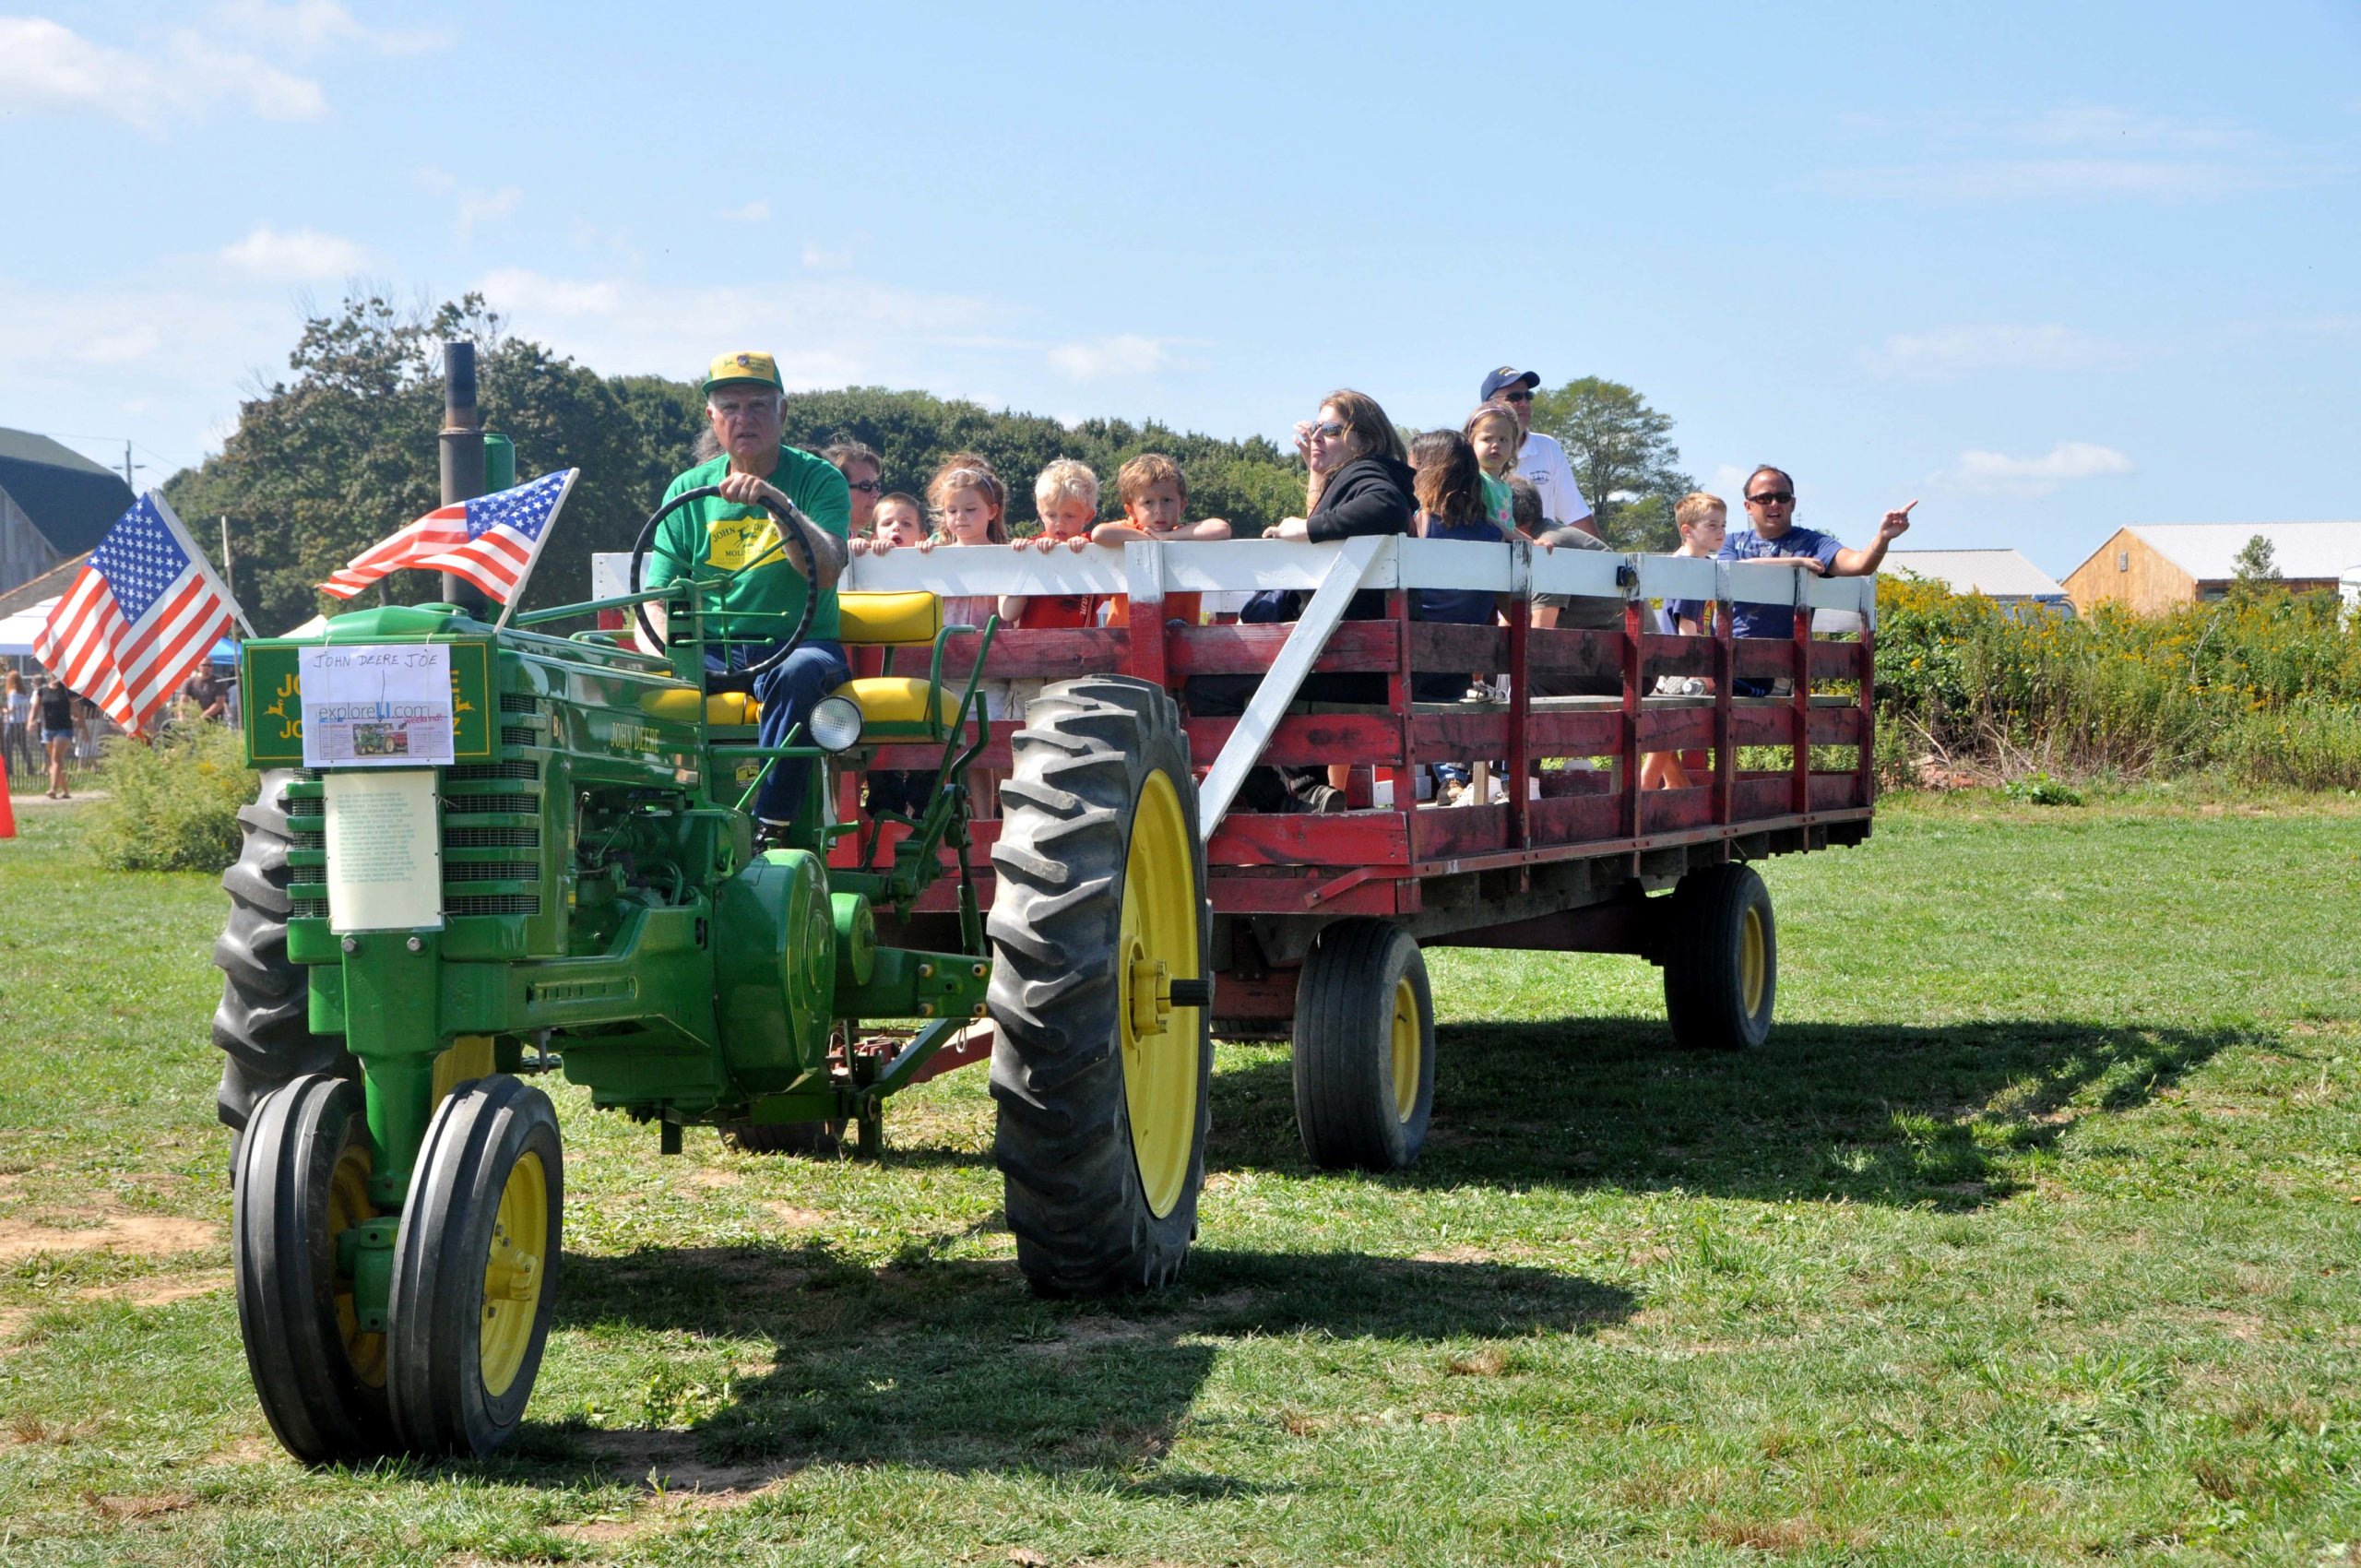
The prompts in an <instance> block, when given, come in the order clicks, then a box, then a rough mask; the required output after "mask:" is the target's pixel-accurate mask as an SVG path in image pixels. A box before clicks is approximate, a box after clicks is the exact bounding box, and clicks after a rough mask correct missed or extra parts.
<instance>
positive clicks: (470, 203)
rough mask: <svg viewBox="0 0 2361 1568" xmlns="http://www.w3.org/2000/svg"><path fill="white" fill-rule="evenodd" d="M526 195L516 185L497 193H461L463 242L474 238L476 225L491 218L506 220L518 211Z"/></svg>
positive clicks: (459, 230) (460, 231) (460, 218)
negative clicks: (519, 203) (517, 208)
mask: <svg viewBox="0 0 2361 1568" xmlns="http://www.w3.org/2000/svg"><path fill="white" fill-rule="evenodd" d="M524 199H525V193H524V192H523V191H521V190H518V189H517V188H516V186H515V185H503V186H502V187H501V188H500V189H498V190H496V191H461V192H460V193H459V216H458V232H459V238H460V239H461V240H467V239H469V238H470V237H472V236H473V235H474V233H475V232H476V225H477V224H479V223H481V222H483V221H484V220H486V219H490V218H505V217H507V216H508V215H509V214H510V213H512V212H515V211H516V204H517V203H518V202H520V201H523V200H524Z"/></svg>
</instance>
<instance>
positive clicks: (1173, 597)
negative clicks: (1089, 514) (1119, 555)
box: [1090, 452, 1230, 626]
mask: <svg viewBox="0 0 2361 1568" xmlns="http://www.w3.org/2000/svg"><path fill="white" fill-rule="evenodd" d="M1115 493H1116V494H1117V495H1118V496H1120V497H1121V499H1122V503H1123V520H1122V521H1121V522H1120V523H1101V524H1099V525H1098V526H1097V528H1095V529H1091V530H1090V537H1091V538H1092V539H1093V540H1096V541H1097V542H1098V543H1100V544H1109V545H1116V546H1121V545H1123V544H1127V543H1129V542H1130V541H1131V540H1135V539H1146V540H1157V541H1158V542H1160V543H1177V542H1180V541H1181V540H1214V539H1228V537H1229V532H1230V530H1229V524H1228V522H1227V521H1226V520H1225V519H1223V518H1220V517H1205V518H1203V519H1201V520H1200V521H1197V522H1193V523H1187V522H1183V521H1182V520H1181V519H1182V518H1183V517H1186V516H1187V515H1188V511H1189V476H1188V475H1186V474H1184V473H1182V472H1181V465H1180V464H1178V463H1176V462H1174V461H1173V460H1172V459H1171V458H1169V457H1166V456H1165V455H1164V454H1163V453H1161V452H1143V453H1141V454H1140V455H1139V456H1138V457H1133V459H1132V460H1131V461H1130V462H1128V463H1125V464H1124V465H1123V467H1122V469H1121V472H1119V473H1117V474H1116V476H1115ZM1203 606H1204V595H1203V594H1201V593H1175V594H1167V595H1166V596H1165V600H1164V618H1165V619H1166V620H1168V621H1179V622H1181V623H1182V624H1185V625H1191V626H1193V625H1195V624H1197V622H1198V619H1199V618H1200V615H1201V613H1202V611H1203ZM1107 624H1109V625H1110V626H1128V625H1130V624H1132V615H1131V600H1130V597H1129V596H1128V595H1118V596H1117V597H1116V599H1115V600H1114V601H1113V602H1112V604H1110V605H1109V608H1108V612H1107Z"/></svg>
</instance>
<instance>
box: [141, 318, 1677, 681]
mask: <svg viewBox="0 0 2361 1568" xmlns="http://www.w3.org/2000/svg"><path fill="white" fill-rule="evenodd" d="M447 339H469V340H471V341H473V342H474V343H475V344H476V351H477V377H478V386H479V405H480V407H481V410H482V413H483V418H484V425H485V428H486V429H488V430H492V431H497V432H499V433H500V434H504V435H506V436H508V437H510V438H511V439H512V440H514V441H515V442H516V459H517V477H518V479H520V480H523V479H528V478H530V477H532V476H534V475H536V474H541V473H546V472H549V471H551V470H552V469H564V468H578V469H581V470H582V477H581V479H580V480H579V481H577V482H576V483H575V487H574V493H573V494H572V496H571V497H570V498H569V499H568V500H567V502H566V507H565V512H564V516H563V517H562V518H561V519H560V523H559V527H558V529H557V531H556V532H555V533H553V534H552V535H551V537H550V541H549V543H548V545H547V546H546V547H545V549H544V551H543V553H542V558H541V561H540V565H539V567H538V568H537V569H536V571H535V573H534V576H533V581H532V583H531V585H530V586H529V587H528V589H527V593H526V602H527V604H528V606H539V605H547V604H559V603H564V602H566V601H567V600H575V599H580V598H586V597H587V595H588V592H589V581H590V555H591V553H592V552H595V551H613V550H628V549H629V548H631V545H632V541H633V540H634V539H635V537H636V536H637V534H638V531H639V526H640V524H641V523H642V522H643V521H644V520H645V519H646V517H647V514H648V512H650V511H651V510H653V509H654V507H655V505H656V502H657V499H658V497H659V496H660V495H661V494H662V493H663V490H664V487H665V485H666V484H667V483H668V482H670V480H671V478H672V476H673V475H675V474H677V473H679V472H680V471H681V470H682V469H684V468H687V467H688V466H689V464H690V462H691V460H692V452H693V450H694V446H695V443H696V437H697V434H698V433H699V431H701V430H702V429H703V428H704V424H705V415H704V398H703V396H702V395H701V394H700V393H699V392H698V390H697V386H696V384H695V383H694V382H689V381H673V380H669V379H667V378H665V377H662V376H654V375H601V374H599V373H597V372H596V371H593V370H591V369H589V368H587V367H586V366H584V365H581V364H578V363H576V362H575V361H573V360H571V359H569V358H567V357H565V356H564V355H562V354H559V353H557V352H555V351H554V350H551V349H550V348H548V347H547V346H546V345H543V344H540V343H537V342H534V341H532V340H530V339H525V338H520V337H516V336H513V335H511V334H510V333H509V332H508V331H507V330H506V327H505V324H504V322H503V320H502V319H501V317H500V316H499V315H498V314H497V313H496V312H494V311H492V309H490V308H489V307H488V306H487V305H486V303H484V301H483V299H482V298H481V296H480V295H475V294H469V295H467V296H465V297H463V298H461V299H459V300H457V301H456V302H453V303H446V304H444V305H442V306H440V307H439V308H437V309H435V310H433V311H431V312H430V311H418V310H409V311H405V310H404V309H402V308H400V307H399V306H397V304H396V303H394V302H393V301H391V300H389V299H387V298H386V297H385V296H384V295H382V294H376V293H362V294H356V295H354V296H352V297H350V298H348V299H347V300H345V301H344V302H343V303H342V304H341V306H340V307H339V308H338V309H337V310H336V311H335V312H333V313H331V314H324V315H314V316H312V317H310V318H309V319H307V320H306V321H305V322H304V324H303V332H302V335H301V337H300V338H299V339H298V340H297V342H296V346H295V349H294V350H293V352H292V353H291V354H290V355H289V358H288V370H289V372H290V374H288V375H287V376H285V377H283V378H281V379H279V380H276V381H273V382H272V383H270V384H269V385H268V386H267V387H265V388H263V389H261V390H260V392H259V394H258V395H257V396H255V398H251V399H249V400H247V401H245V402H243V404H242V405H241V406H240V408H239V414H238V424H237V428H236V430H235V431H234V432H233V433H232V434H231V436H230V437H229V439H228V440H227V441H226V442H224V443H223V445H222V449H221V451H220V452H219V454H218V455H217V456H214V457H208V458H207V459H206V460H205V462H204V463H203V464H202V465H201V466H199V467H197V468H195V469H183V470H182V471H181V472H179V473H178V474H175V475H174V476H173V477H172V479H171V480H169V481H166V482H165V485H164V494H165V498H166V499H167V500H169V501H170V502H171V503H172V506H173V509H174V510H176V511H177V512H179V513H180V514H181V516H182V517H185V518H187V519H189V521H190V523H191V529H190V531H191V532H192V533H193V534H195V535H196V538H197V539H199V540H204V541H205V542H206V543H207V545H208V549H209V548H212V545H213V540H214V539H215V537H216V530H215V529H210V528H206V527H199V526H196V525H198V524H199V523H200V522H203V521H207V520H209V519H211V518H213V517H228V518H229V519H230V527H231V537H232V541H233V548H234V552H235V557H236V564H235V585H234V586H235V588H236V591H237V594H238V597H239V599H240V600H241V601H242V602H243V604H244V605H245V607H246V611H247V612H248V614H249V615H251V616H252V617H253V619H254V623H255V628H256V629H257V630H258V631H261V632H263V633H265V634H266V635H270V634H275V633H278V632H279V631H283V630H285V629H286V628H288V627H291V626H293V625H296V624H300V623H301V622H303V621H304V620H307V619H308V618H310V617H311V616H312V615H314V614H315V613H317V612H319V611H320V610H321V609H323V608H327V607H331V606H332V605H333V602H334V601H332V600H326V599H325V598H324V597H323V596H322V595H320V594H319V592H318V590H317V588H316V586H315V585H317V584H318V583H320V582H321V581H323V580H325V579H326V576H328V574H329V573H330V572H332V571H334V570H335V569H336V568H337V567H338V566H340V565H342V564H344V563H345V562H346V561H348V560H350V558H351V557H352V556H354V555H356V554H358V553H360V552H362V550H364V549H366V548H367V547H368V546H370V545H371V544H374V543H375V542H376V541H377V540H382V539H384V538H386V536H388V535H390V534H392V533H393V532H394V531H395V530H396V529H399V528H401V527H402V526H404V525H405V524H407V523H409V522H410V521H412V520H414V519H415V518H417V517H420V516H421V515H422V514H424V513H426V512H428V511H430V510H432V509H433V507H434V505H436V504H437V502H438V501H439V500H440V494H439V492H438V489H437V469H436V457H435V447H434V433H435V431H436V430H437V429H438V428H439V427H440V426H441V423H442V413H443V384H442V366H441V346H442V344H443V343H444V342H445V340H447ZM1534 425H1535V428H1536V429H1539V430H1544V431H1547V432H1548V433H1549V434H1553V435H1556V436H1557V437H1558V438H1559V439H1560V441H1561V442H1563V443H1564V444H1565V446H1566V451H1567V456H1568V457H1569V459H1570V460H1571V461H1572V464H1573V467H1574V472H1575V478H1576V480H1577V481H1579V482H1580V483H1581V485H1582V487H1583V493H1584V494H1585V495H1586V496H1588V497H1589V498H1590V500H1591V503H1592V505H1593V506H1594V508H1595V509H1596V516H1597V517H1598V519H1599V522H1600V525H1601V529H1602V531H1603V532H1604V533H1605V534H1606V537H1607V539H1608V542H1609V543H1610V544H1612V545H1614V546H1615V547H1617V548H1618V549H1627V550H1639V549H1646V550H1659V549H1670V548H1672V546H1673V545H1674V544H1675V543H1677V542H1678V540H1677V536H1676V535H1675V533H1674V530H1673V528H1672V522H1671V517H1672V505H1673V503H1674V502H1675V501H1677V500H1678V499H1679V497H1680V495H1681V494H1682V493H1685V492H1686V491H1688V490H1690V489H1691V488H1693V486H1692V485H1691V481H1690V480H1689V478H1688V476H1687V475H1685V474H1682V473H1681V472H1679V469H1678V467H1677V465H1678V463H1679V449H1678V448H1676V447H1674V446H1673V445H1671V444H1670V441H1669V434H1670V431H1671V427H1672V421H1671V420H1670V419H1669V418H1668V417H1667V416H1666V415H1664V414H1661V413H1659V412H1657V411H1656V410H1653V409H1651V408H1649V407H1648V405H1647V403H1646V401H1645V400H1644V399H1643V398H1641V397H1640V395H1639V394H1638V393H1636V392H1635V391H1633V390H1632V389H1631V387H1629V386H1621V385H1619V384H1618V383H1616V382H1612V381H1604V380H1600V379H1597V378H1596V377H1591V378H1585V379H1583V380H1579V381H1574V382H1571V383H1569V384H1567V385H1566V386H1562V387H1560V388H1557V389H1556V390H1554V391H1544V392H1542V393H1540V394H1539V395H1538V396H1537V397H1536V399H1535V403H1534ZM786 439H787V441H788V443H789V445H794V446H801V447H803V448H805V449H807V450H811V451H818V450H819V449H820V448H822V447H824V446H825V445H829V444H830V443H831V442H835V441H838V440H853V441H860V442H865V443H867V444H868V445H870V446H872V447H874V448H875V449H876V450H877V451H878V452H880V453H881V454H883V455H884V460H885V471H884V482H885V486H886V488H887V489H888V490H907V491H909V492H911V493H914V494H915V493H920V492H921V491H922V490H923V488H924V486H925V483H926V481H927V479H928V477H929V476H930V475H931V474H932V472H933V471H934V469H935V468H936V466H937V465H938V464H940V463H941V461H942V460H943V458H944V457H948V456H949V455H950V454H952V453H954V452H979V453H981V454H982V455H983V456H985V457H989V458H990V459H991V462H992V464H993V466H994V467H996V468H997V469H999V470H1000V471H1001V472H1002V473H1003V475H1005V476H1007V477H1008V479H1009V481H1010V484H1011V487H1012V489H1013V490H1014V492H1015V494H1014V496H1012V503H1013V504H1012V505H1011V507H1010V521H1011V523H1012V525H1013V526H1014V531H1015V532H1017V533H1019V534H1023V533H1026V532H1028V531H1030V529H1029V527H1028V526H1027V525H1028V523H1029V513H1030V510H1031V507H1030V494H1029V484H1030V481H1031V478H1032V476H1033V475H1034V474H1036V473H1038V472H1039V471H1040V469H1042V468H1043V467H1044V466H1046V465H1047V464H1048V463H1050V461H1051V460H1053V459H1055V458H1058V457H1076V458H1079V459H1081V460H1082V461H1084V462H1086V463H1087V464H1089V465H1090V467H1091V468H1092V469H1093V470H1095V471H1096V472H1097V473H1098V474H1099V475H1100V477H1101V478H1102V479H1103V480H1105V481H1108V482H1109V487H1110V489H1111V484H1112V481H1113V477H1114V474H1115V471H1116V470H1117V469H1120V468H1121V466H1122V465H1123V463H1124V462H1125V461H1127V460H1128V459H1130V458H1131V457H1135V456H1137V455H1138V454H1139V453H1142V452H1149V451H1156V452H1163V453H1166V454H1167V455H1169V456H1170V457H1173V458H1175V459H1176V460H1178V461H1179V462H1180V463H1181V466H1182V467H1183V468H1184V469H1186V470H1187V471H1188V475H1189V489H1190V509H1191V511H1192V513H1193V514H1194V515H1197V516H1202V517H1228V519H1229V520H1230V522H1231V524H1232V525H1233V527H1235V528H1236V529H1237V531H1238V532H1239V533H1240V535H1242V536H1244V535H1253V534H1258V533H1260V532H1262V531H1263V530H1264V529H1266V528H1268V527H1269V526H1270V525H1271V524H1273V523H1275V522H1276V521H1278V520H1279V519H1280V518H1281V517H1288V516H1291V515H1296V514H1299V513H1300V512H1301V511H1302V509H1303V500H1304V482H1305V472H1304V468H1303V463H1302V461H1301V459H1300V458H1299V457H1297V455H1296V454H1295V453H1293V452H1291V451H1287V450H1284V449H1282V448H1281V447H1279V446H1278V445H1275V443H1273V442H1271V441H1269V440H1266V439H1264V437H1261V436H1250V437H1248V438H1246V439H1244V440H1226V439H1223V438H1221V437H1218V436H1212V435H1204V434H1197V433H1195V432H1182V431H1176V430H1173V429H1171V428H1170V427H1169V426H1167V425H1164V424H1162V423H1159V422H1156V421H1149V422H1145V423H1140V424H1134V423H1133V422H1130V421H1127V420H1116V419H1093V420H1086V421H1084V422H1081V423H1079V424H1076V425H1073V426H1067V425H1064V424H1062V423H1060V422H1058V421H1056V420H1053V419H1049V418H1045V417H1043V416H1041V415H1038V414H1026V413H1016V412H1013V411H1008V410H1002V411H998V412H995V411H993V410H989V409H985V408H983V407H981V406H980V405H979V404H975V403H969V402H963V401H958V400H955V399H950V398H937V397H934V396H932V395H931V394H929V393H925V392H915V391H891V390H888V389H886V388H884V387H873V386H856V387H845V388H841V389H836V390H829V391H820V392H794V393H789V395H788V398H787V414H786ZM433 592H434V584H433V580H432V578H431V577H430V576H427V575H426V574H421V573H407V572H405V573H396V574H394V575H393V576H389V577H387V578H386V579H385V580H384V581H383V582H381V583H379V584H378V585H377V586H376V587H375V588H371V589H368V590H364V592H363V594H362V597H361V598H360V599H359V600H356V601H355V602H357V603H362V604H367V603H373V602H383V603H409V602H416V601H418V600H423V599H427V598H431V597H432V595H433Z"/></svg>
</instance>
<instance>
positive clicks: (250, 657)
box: [240, 642, 492, 767]
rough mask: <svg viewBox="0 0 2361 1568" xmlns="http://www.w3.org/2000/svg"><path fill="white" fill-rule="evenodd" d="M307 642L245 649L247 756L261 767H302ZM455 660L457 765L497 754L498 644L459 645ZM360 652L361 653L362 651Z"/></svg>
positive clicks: (453, 696)
mask: <svg viewBox="0 0 2361 1568" xmlns="http://www.w3.org/2000/svg"><path fill="white" fill-rule="evenodd" d="M306 646H316V645H305V644H302V643H267V642H251V643H248V644H246V645H245V647H244V648H243V650H242V656H241V659H240V670H241V674H240V680H241V683H242V689H243V695H244V707H245V715H246V754H247V755H248V756H249V757H250V758H251V759H252V760H253V762H254V765H255V766H256V767H302V766H306V764H305V763H304V760H303V671H302V669H301V667H300V665H301V659H302V656H303V648H304V647H306ZM433 646H435V647H447V648H448V649H449V650H450V658H451V754H452V756H453V758H454V759H455V760H457V761H460V762H465V761H468V760H469V758H471V757H489V756H490V755H492V719H491V717H490V710H491V706H492V703H491V694H492V645H491V644H489V643H482V642H455V643H447V644H436V645H433ZM354 651H356V652H357V651H360V649H359V648H358V647H356V648H355V649H354Z"/></svg>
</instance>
